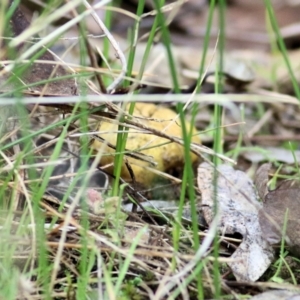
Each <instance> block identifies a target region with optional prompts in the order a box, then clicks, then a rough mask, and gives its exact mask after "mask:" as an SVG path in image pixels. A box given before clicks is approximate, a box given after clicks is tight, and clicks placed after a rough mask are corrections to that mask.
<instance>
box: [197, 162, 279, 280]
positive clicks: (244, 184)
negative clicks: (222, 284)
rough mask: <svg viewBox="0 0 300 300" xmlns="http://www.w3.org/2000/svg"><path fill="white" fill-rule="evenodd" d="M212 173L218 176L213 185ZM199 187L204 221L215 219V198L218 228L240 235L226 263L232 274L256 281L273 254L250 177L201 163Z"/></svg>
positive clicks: (230, 168) (226, 166) (232, 170)
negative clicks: (262, 225)
mask: <svg viewBox="0 0 300 300" xmlns="http://www.w3.org/2000/svg"><path fill="white" fill-rule="evenodd" d="M215 173H216V175H217V176H218V177H217V182H216V184H214V182H215V178H214V177H215V176H216V175H214V174H215ZM198 186H199V189H200V190H201V193H202V205H203V213H204V218H205V219H206V222H207V223H208V224H210V223H211V222H212V220H213V218H214V212H215V207H214V201H216V203H217V208H218V210H219V211H220V214H221V216H220V218H221V220H220V223H219V226H220V230H221V231H222V232H224V233H225V234H232V233H235V232H238V233H240V234H241V235H242V236H243V241H242V243H241V244H240V246H239V247H238V248H237V250H236V251H235V252H234V253H233V254H232V256H231V258H232V262H230V263H228V265H229V266H230V268H231V269H232V271H233V274H234V276H235V277H236V279H237V280H243V281H255V280H257V279H258V278H259V277H260V276H261V275H262V274H263V273H264V272H265V271H266V269H267V268H268V267H269V265H270V264H271V262H272V260H273V255H274V254H273V249H272V247H270V245H269V244H268V243H267V242H266V241H265V239H264V238H263V235H262V231H261V228H260V225H259V220H258V211H259V209H260V208H261V203H260V202H258V196H257V193H256V190H255V187H254V185H253V182H252V180H251V179H250V178H249V177H248V176H247V175H246V174H245V173H244V172H242V171H236V170H234V169H233V168H232V167H231V166H228V165H220V166H219V167H218V170H217V171H215V170H214V168H213V167H212V166H211V165H209V164H208V163H202V164H201V165H200V166H199V168H198ZM214 195H215V196H214Z"/></svg>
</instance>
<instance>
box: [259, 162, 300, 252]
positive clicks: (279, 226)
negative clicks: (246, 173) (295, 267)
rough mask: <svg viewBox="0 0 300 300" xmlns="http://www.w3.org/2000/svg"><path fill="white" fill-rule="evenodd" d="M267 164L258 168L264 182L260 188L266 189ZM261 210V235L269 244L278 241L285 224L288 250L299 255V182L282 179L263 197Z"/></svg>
mask: <svg viewBox="0 0 300 300" xmlns="http://www.w3.org/2000/svg"><path fill="white" fill-rule="evenodd" d="M267 168H268V166H266V165H262V166H261V167H260V168H259V169H258V170H257V173H258V176H259V177H260V178H261V179H260V181H261V182H263V183H264V184H265V187H263V184H262V185H261V187H260V188H261V189H265V190H266V183H267V178H263V177H267V172H265V171H264V170H266V169H267ZM263 200H264V202H263V210H261V211H260V213H259V223H260V225H261V228H262V232H263V235H264V237H265V239H266V241H268V243H269V244H270V245H275V244H278V243H280V241H281V239H282V230H283V227H284V224H286V241H287V244H288V246H289V251H290V252H291V253H292V254H293V255H295V256H298V257H299V256H300V220H299V214H300V182H299V181H294V180H286V181H283V182H282V183H281V184H280V185H279V186H278V187H277V189H275V190H273V191H270V192H269V193H267V194H266V195H265V197H264V199H263Z"/></svg>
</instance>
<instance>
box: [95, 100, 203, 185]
mask: <svg viewBox="0 0 300 300" xmlns="http://www.w3.org/2000/svg"><path fill="white" fill-rule="evenodd" d="M127 108H129V106H128V107H127ZM133 118H134V119H135V120H136V121H137V122H138V123H140V124H141V125H145V126H147V127H149V128H154V129H156V130H157V131H159V132H164V133H165V134H167V135H169V136H171V137H175V138H181V136H182V129H181V125H180V121H179V118H177V114H176V113H175V112H174V111H173V110H171V109H169V108H166V107H163V106H159V105H154V104H150V103H136V106H135V110H134V114H133ZM185 124H186V128H187V131H188V132H189V130H190V129H191V125H190V124H189V123H188V122H185ZM128 131H129V134H128V138H127V143H126V149H127V150H128V151H130V152H138V153H142V154H145V155H147V156H149V157H150V158H151V160H152V161H153V162H154V163H155V167H151V165H150V163H149V162H146V161H141V160H138V159H135V158H132V157H127V161H128V163H129V164H130V165H131V168H132V170H133V173H134V176H135V180H136V181H137V182H139V183H141V184H144V185H145V186H147V185H150V184H151V183H152V181H153V180H154V179H155V177H157V175H156V173H155V171H162V172H165V171H168V170H170V169H172V168H182V167H183V164H184V149H183V147H182V146H181V145H179V144H177V143H175V142H170V141H169V140H167V139H166V138H162V137H159V136H153V135H151V134H149V132H147V131H146V130H143V129H140V128H138V127H135V128H129V130H128ZM192 132H193V137H192V142H194V143H196V144H200V138H199V136H198V135H197V130H196V128H193V129H192ZM117 134H118V123H117V122H115V123H111V122H106V121H105V119H103V121H101V123H100V126H99V136H100V137H102V138H103V140H104V141H106V142H107V143H109V144H110V145H113V146H115V145H116V141H117ZM103 144H104V146H105V143H103V142H101V141H99V140H97V139H95V140H94V141H93V143H92V148H93V149H95V150H97V149H98V150H99V149H101V151H103V153H104V154H105V155H103V156H102V158H101V165H106V164H111V163H113V161H114V153H115V150H114V149H113V148H112V147H109V146H105V147H104V149H103ZM107 154H109V155H107ZM197 159H198V157H197V156H196V155H195V154H194V153H191V160H192V162H196V161H197ZM152 169H153V172H152ZM107 170H108V171H109V172H113V166H112V167H110V168H109V169H107ZM122 177H123V178H124V179H126V180H131V179H132V178H131V175H130V172H129V170H128V168H127V166H126V164H125V162H124V163H123V166H122Z"/></svg>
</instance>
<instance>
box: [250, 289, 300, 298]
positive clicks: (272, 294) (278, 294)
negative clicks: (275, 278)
mask: <svg viewBox="0 0 300 300" xmlns="http://www.w3.org/2000/svg"><path fill="white" fill-rule="evenodd" d="M270 299H272V300H300V293H299V291H298V292H296V291H289V290H273V291H267V292H264V293H262V294H259V295H256V296H254V297H252V298H250V300H270Z"/></svg>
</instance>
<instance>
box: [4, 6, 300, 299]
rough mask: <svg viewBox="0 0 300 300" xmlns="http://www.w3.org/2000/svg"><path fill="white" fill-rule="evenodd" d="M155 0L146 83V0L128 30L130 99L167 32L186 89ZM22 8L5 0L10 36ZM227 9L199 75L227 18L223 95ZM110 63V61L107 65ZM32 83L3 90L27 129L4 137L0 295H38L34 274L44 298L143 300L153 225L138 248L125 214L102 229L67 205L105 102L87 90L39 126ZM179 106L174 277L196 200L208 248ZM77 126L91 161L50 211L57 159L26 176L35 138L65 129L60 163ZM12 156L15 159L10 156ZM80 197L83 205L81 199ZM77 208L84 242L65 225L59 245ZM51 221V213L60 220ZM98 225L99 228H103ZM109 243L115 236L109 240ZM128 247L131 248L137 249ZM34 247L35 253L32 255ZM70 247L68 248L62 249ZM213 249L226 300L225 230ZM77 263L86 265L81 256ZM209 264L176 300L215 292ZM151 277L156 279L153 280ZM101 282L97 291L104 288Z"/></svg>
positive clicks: (56, 152) (115, 189) (119, 189)
mask: <svg viewBox="0 0 300 300" xmlns="http://www.w3.org/2000/svg"><path fill="white" fill-rule="evenodd" d="M64 3H65V2H63V1H61V2H59V1H57V0H51V1H48V3H47V6H46V9H45V10H44V11H42V12H41V13H40V17H38V18H41V19H38V20H40V21H39V22H40V23H39V22H36V23H33V24H42V21H43V20H46V21H47V22H50V21H49V20H52V19H55V16H58V15H59V14H60V13H61V12H60V10H61V9H62V7H63V5H64ZM153 3H154V6H155V10H156V11H155V17H154V19H153V24H152V27H151V29H150V32H149V35H148V39H147V43H146V48H145V53H144V55H143V59H142V62H141V66H140V69H139V70H138V72H137V74H136V80H135V81H132V82H134V83H131V80H130V76H132V74H133V71H134V70H133V66H134V61H135V49H136V45H137V43H138V42H139V41H138V39H137V35H138V32H139V30H140V21H141V18H142V15H143V11H144V8H145V4H146V1H144V0H141V1H138V5H137V11H136V16H137V19H136V22H135V23H134V25H133V26H132V28H129V30H128V32H129V34H128V40H129V49H130V51H129V53H128V70H127V77H126V80H125V81H124V84H123V87H124V88H128V87H129V86H130V84H132V85H133V86H132V87H131V89H130V88H129V96H124V99H129V98H130V94H132V93H136V92H135V91H134V88H135V86H136V85H137V84H136V83H138V82H139V80H141V78H142V77H143V74H144V71H145V68H146V64H147V63H148V59H149V57H150V52H151V49H152V47H153V44H154V40H155V37H156V36H157V35H160V36H161V40H162V43H163V45H164V47H165V50H166V53H167V59H168V61H167V65H168V67H169V69H170V74H171V77H172V83H173V92H174V94H180V93H181V91H180V85H179V79H178V77H179V74H178V70H177V69H176V61H175V58H174V55H173V50H174V48H173V47H174V45H173V43H172V39H171V34H170V30H169V26H168V22H167V20H166V14H165V13H164V5H165V1H159V0H154V1H153ZM59 4H60V5H59ZM82 4H83V2H82ZM17 5H18V1H14V2H13V5H12V6H11V7H10V8H9V9H8V10H7V9H6V8H5V7H4V6H3V3H2V4H0V33H3V34H1V35H2V36H4V35H5V34H7V33H6V31H7V30H6V28H8V27H9V21H10V18H11V15H12V13H13V11H14V9H15V8H16V6H17ZM265 5H266V11H267V14H268V16H269V19H270V23H271V25H272V28H273V30H274V33H275V36H276V38H277V40H278V43H279V48H280V50H281V52H282V55H283V57H284V60H285V63H286V66H287V68H288V70H289V73H290V76H291V78H292V82H293V86H294V89H295V94H296V95H297V97H298V98H299V99H300V91H299V87H298V84H297V81H296V78H295V75H294V74H293V71H292V68H291V63H290V61H289V58H288V53H287V50H286V48H285V45H284V42H283V39H282V37H281V35H280V31H279V27H278V24H277V21H276V17H275V15H274V11H273V8H272V5H271V2H270V1H269V0H265ZM52 7H56V10H53V9H52ZM84 11H85V9H84V10H82V8H81V9H79V8H78V14H79V16H80V15H82V16H83V14H84V13H85V12H84ZM225 12H226V1H225V0H222V1H221V0H220V1H218V6H217V5H216V1H215V0H212V1H210V4H209V12H208V18H207V23H206V28H205V36H204V40H203V47H202V49H201V51H202V59H201V64H200V66H199V77H198V80H197V86H196V92H200V91H201V83H202V82H201V80H202V78H203V77H204V75H205V74H204V73H205V65H206V56H207V52H208V49H209V43H210V37H211V29H212V22H213V16H214V15H215V16H217V17H218V19H219V25H218V27H219V38H218V45H217V49H218V60H219V61H218V64H217V67H216V72H215V77H216V85H215V94H221V93H222V90H223V87H222V82H223V78H222V76H221V75H220V74H221V73H222V70H223V65H224V53H225V39H226V36H225V31H226V30H225V29H226V20H225ZM43 18H44V19H43ZM112 21H113V13H112V10H110V9H107V10H105V24H106V27H107V28H108V29H109V28H111V27H112ZM82 22H83V23H82V27H81V30H79V35H80V37H81V38H83V35H84V34H85V26H86V24H85V21H84V20H83V21H82ZM48 25H50V24H47V26H48ZM44 27H46V26H45V24H43V28H44ZM38 29H39V28H38V26H35V27H33V28H32V27H30V28H29V29H27V30H26V39H29V38H31V37H33V36H34V35H35V34H36V33H38V31H39V30H38ZM199 30H200V28H199ZM59 36H60V34H57V35H56V36H55V38H54V39H53V40H50V41H49V46H50V45H53V44H54V43H55V42H57V40H58V37H59ZM79 40H80V55H81V57H80V61H81V65H83V66H84V62H85V61H86V56H87V55H88V49H87V48H86V44H85V43H84V42H83V41H84V39H79ZM29 51H30V46H29ZM36 51H37V52H36ZM36 51H34V52H35V53H36V54H35V55H33V56H32V57H31V58H30V59H29V61H27V63H26V64H23V63H21V62H20V61H18V64H16V65H15V66H14V67H13V74H14V75H15V76H12V77H11V78H10V79H9V81H10V82H12V83H16V82H17V80H18V77H19V78H22V76H23V74H24V72H26V70H27V68H28V67H29V66H30V64H32V63H33V62H34V60H35V59H36V57H38V56H39V55H40V54H41V53H42V52H44V51H45V48H43V47H40V48H39V49H38V50H36ZM112 51H113V50H112V48H111V45H110V43H109V41H108V39H105V41H104V44H103V54H104V57H105V58H107V61H108V62H109V63H111V61H110V60H109V57H110V56H111V55H110V54H111V52H112ZM11 55H12V57H10V59H11V60H15V61H17V60H18V57H17V56H16V55H17V53H16V51H15V52H14V51H12V52H11ZM14 55H15V56H14ZM103 67H107V66H106V65H105V64H103ZM110 67H112V65H110ZM104 73H105V74H101V76H103V79H104V83H105V84H106V85H108V84H110V83H111V81H112V78H109V76H107V74H109V72H104ZM92 75H93V72H92V71H89V70H88V71H86V70H85V71H82V72H78V73H74V74H70V75H66V76H63V77H62V78H61V80H63V79H67V78H73V79H76V80H77V79H78V81H79V82H80V79H86V78H87V77H89V76H92ZM53 80H55V78H52V79H49V80H43V81H40V82H38V83H32V84H31V83H29V84H28V85H27V86H26V88H27V89H28V88H32V89H33V90H34V88H35V87H36V86H37V85H38V84H46V83H50V82H53ZM79 84H80V83H79ZM23 90H24V87H23V86H21V87H19V86H16V87H15V88H12V90H9V91H5V92H4V93H2V95H1V97H7V96H12V95H13V98H12V103H15V107H14V111H13V116H14V117H15V118H16V119H18V123H17V126H19V127H20V128H19V130H18V133H16V134H11V136H9V137H7V133H5V134H6V135H5V134H4V133H3V136H0V138H1V143H0V154H1V159H0V184H1V185H0V199H2V200H0V204H1V205H0V208H1V210H0V226H2V227H0V240H1V243H0V298H3V299H8V300H10V299H11V300H12V299H16V298H17V294H18V293H20V292H22V293H25V297H26V295H27V294H26V293H30V289H29V288H28V291H26V290H25V288H21V287H20V284H21V283H24V282H25V283H26V282H27V281H26V280H28V281H30V280H32V281H34V284H35V285H36V286H38V288H39V290H38V294H39V295H40V296H41V299H53V298H57V299H59V298H68V297H69V298H68V299H72V297H73V298H74V299H75V298H77V299H88V297H89V296H91V295H96V298H97V299H133V297H132V294H131V292H132V290H131V289H130V288H131V287H132V286H133V287H134V292H135V291H136V290H135V288H136V286H137V285H138V283H136V282H134V279H136V278H134V277H137V278H138V279H140V277H139V276H141V277H142V278H143V280H144V279H145V278H147V276H149V277H150V278H151V280H152V279H153V278H152V277H151V276H154V275H153V274H155V272H156V270H155V268H154V267H153V269H152V273H151V272H150V271H149V274H148V273H147V272H146V271H145V269H143V268H142V267H143V266H144V264H145V262H144V260H146V259H145V258H148V257H147V253H146V254H145V253H143V254H140V255H135V251H136V250H139V244H140V242H141V240H143V238H144V236H145V234H147V233H148V231H147V230H148V228H147V225H143V226H140V227H138V229H139V230H138V233H137V235H136V237H135V238H134V239H132V243H131V244H130V245H129V246H128V241H126V242H125V241H121V240H120V239H119V234H120V232H121V231H122V230H123V229H122V225H123V223H122V220H121V221H120V220H115V219H113V218H111V217H110V216H107V218H104V219H103V218H101V217H99V216H98V219H97V222H98V223H97V225H98V226H95V223H93V222H92V219H90V218H91V216H90V215H89V213H88V212H87V210H84V209H82V210H81V212H80V218H79V217H78V216H77V215H75V214H73V213H74V207H72V203H69V204H67V202H68V200H69V196H70V195H71V194H72V192H73V190H74V189H75V185H76V182H77V181H78V180H79V177H80V176H82V174H83V172H85V171H86V170H87V169H88V168H89V160H90V158H91V157H92V151H91V149H90V140H89V138H88V137H87V135H86V134H87V133H88V132H89V116H90V114H91V113H93V112H95V109H94V110H91V109H90V107H89V106H88V104H87V102H86V101H87V100H89V99H88V96H87V95H84V96H83V97H82V102H78V103H76V104H75V105H74V106H73V111H71V112H68V113H67V114H66V116H65V117H64V118H63V119H62V120H60V121H57V122H55V123H53V124H45V125H44V126H43V128H41V129H39V130H36V131H32V129H31V125H30V119H29V116H28V113H27V110H26V107H25V106H24V105H23V104H22V97H23V94H22V92H23ZM159 97H160V96H158V97H157V100H160V98H159ZM126 106H127V103H124V104H123V108H125V107H126ZM190 108H191V109H190V111H191V128H193V127H194V125H195V123H196V116H197V113H198V111H199V107H198V104H197V103H192V105H191V107H190ZM134 109H135V104H134V103H131V104H130V106H129V116H126V117H125V116H123V115H122V114H120V115H119V116H118V121H121V122H122V121H125V120H126V118H130V115H132V114H134ZM3 111H4V110H2V107H0V115H1V113H2V112H3ZM176 111H177V113H178V115H179V120H180V124H181V129H182V138H183V144H184V160H185V165H184V170H183V177H182V183H181V189H180V196H179V207H178V212H177V214H176V216H175V217H174V218H175V220H174V221H172V218H169V219H168V218H166V219H167V220H168V221H169V222H170V225H171V226H172V230H171V231H169V232H167V233H168V234H169V233H170V235H171V237H172V242H171V244H172V247H173V248H172V251H173V254H174V255H173V258H172V259H170V261H171V263H170V264H169V266H170V268H169V269H168V270H166V273H168V272H169V273H170V274H173V273H176V271H178V268H180V267H182V265H180V263H181V262H180V259H179V258H178V257H179V256H178V255H179V254H180V250H181V249H185V251H187V253H188V254H189V253H190V252H189V251H190V249H187V248H184V247H183V245H185V243H182V239H183V236H184V232H183V226H182V222H181V219H182V215H183V210H184V205H185V203H186V200H187V199H188V203H189V205H190V213H191V220H192V222H191V228H189V229H190V230H191V231H190V232H191V233H192V234H191V235H192V237H191V238H190V237H189V238H188V239H189V242H190V244H191V245H192V247H193V249H192V250H193V253H194V252H196V251H197V250H198V249H199V247H200V245H201V240H200V236H199V224H198V213H197V211H198V209H197V208H198V203H197V201H198V199H197V194H196V191H195V188H194V186H195V184H196V183H195V176H196V174H194V169H193V166H192V162H191V157H190V150H191V141H192V129H191V131H190V132H189V131H188V130H187V126H186V111H185V107H184V103H178V104H177V105H176ZM222 115H223V108H222V106H221V105H220V104H215V105H214V114H213V122H212V123H213V124H214V126H213V127H214V128H215V131H214V135H213V137H214V141H213V148H214V151H215V152H216V153H219V154H222V153H223V140H222V138H223V132H222V130H223V129H222ZM1 118H2V116H1ZM74 124H76V126H78V127H79V128H80V130H81V133H82V137H81V140H80V142H81V147H80V155H81V157H83V158H84V159H83V161H82V166H81V168H80V169H79V170H78V174H77V175H76V176H74V179H73V181H72V182H71V183H70V185H69V186H68V188H67V189H66V191H65V196H64V198H63V199H62V201H61V202H60V203H59V204H57V209H56V210H53V211H51V210H50V209H49V210H48V211H47V213H46V210H45V206H42V205H41V203H42V202H43V196H44V194H45V191H46V189H47V186H48V185H49V182H50V177H51V174H52V172H53V169H54V167H55V166H54V165H49V166H47V167H46V168H45V169H44V170H43V172H41V173H39V172H37V170H35V169H34V168H29V169H28V170H26V174H27V175H26V176H24V174H25V173H24V172H23V167H24V166H34V164H35V162H36V155H35V153H34V152H35V149H34V143H33V140H34V139H35V138H36V137H37V136H40V135H41V134H42V133H45V132H49V131H51V130H54V129H59V130H60V132H59V136H58V139H57V143H56V144H55V146H54V148H53V151H52V154H51V155H50V157H49V158H48V159H49V161H52V162H53V161H56V160H57V159H58V158H59V157H60V155H61V151H62V149H63V147H64V143H65V141H66V137H67V136H68V131H69V130H70V128H71V127H72V125H74ZM118 130H119V132H120V133H119V134H118V137H117V143H116V151H115V158H114V174H113V175H114V178H113V183H112V192H111V195H110V196H113V197H120V195H121V194H122V193H123V192H124V188H125V187H124V185H123V186H122V185H121V184H120V178H121V171H122V165H123V161H124V155H125V154H126V152H125V151H126V143H127V137H128V130H129V129H128V128H126V127H124V126H119V128H118ZM241 141H242V133H241V134H240V137H239V147H238V148H239V150H240V149H242V148H241ZM228 154H229V153H228ZM233 156H234V157H235V158H237V156H238V150H236V151H234V153H233ZM10 159H11V160H12V161H10ZM210 159H211V160H212V161H213V162H214V164H215V166H217V165H218V164H220V163H221V160H220V159H219V158H218V157H217V156H215V157H211V158H210ZM7 165H13V167H12V168H11V169H9V170H8V171H7V170H2V169H3V168H4V167H5V166H7ZM1 168H2V169H1ZM39 174H40V175H39ZM217 176H218V174H217V172H216V173H215V183H216V182H217ZM24 182H25V183H24ZM22 184H24V185H25V186H26V188H25V190H24V189H23V188H24V187H23V186H22ZM87 184H88V178H85V180H83V185H84V188H87V186H86V185H87ZM215 185H216V184H215ZM83 194H84V192H83ZM215 194H216V193H215ZM16 199H17V200H16ZM24 199H25V200H24ZM77 200H78V202H79V198H78V199H77ZM215 200H216V201H215V203H217V199H215ZM73 204H74V203H73ZM75 204H76V203H75ZM75 204H74V205H75ZM41 207H43V209H41ZM82 208H84V207H82ZM216 209H217V208H216ZM119 210H120V207H119V206H118V208H116V211H119ZM68 213H70V216H69V219H67V220H68V221H69V223H68V225H70V224H72V226H73V227H72V229H71V230H74V231H76V232H78V235H79V238H78V239H75V234H74V235H72V234H70V235H68V234H67V233H66V231H65V229H63V230H62V233H61V234H60V235H59V238H57V245H54V244H55V243H54V242H53V243H52V244H51V243H49V238H51V237H52V236H55V234H56V233H57V231H59V230H61V229H62V228H63V225H64V222H66V223H67V221H65V220H66V218H67V217H66V216H67V215H68ZM62 214H64V217H62ZM116 216H117V212H116V215H115V217H114V218H116ZM76 217H78V219H76ZM48 219H50V221H49V220H48ZM46 223H47V224H48V225H47V226H49V227H50V229H46V225H45V224H46ZM57 224H58V225H59V226H60V228H59V229H55V226H56V225H57ZM131 225H132V224H131ZM93 226H94V227H93ZM132 226H133V225H132ZM93 230H95V232H94V231H93ZM91 231H92V233H91ZM166 231H167V229H166ZM99 232H101V234H99V236H100V237H99V236H97V234H98V233H99ZM93 233H94V234H93ZM156 233H157V232H156ZM164 234H165V233H164ZM97 238H98V239H97ZM101 238H102V239H101ZM20 240H23V244H22V243H21V246H20V243H19V241H20ZM73 241H76V243H77V244H76V245H75V246H76V247H75V246H74V243H73ZM105 242H107V244H106V243H105ZM65 243H69V244H70V245H72V246H74V252H72V254H70V257H66V256H65V255H64V253H63V250H64V244H65ZM55 247H56V248H55ZM65 247H67V246H65ZM70 247H71V246H70ZM126 247H127V248H126ZM123 248H126V251H127V252H126V251H125V250H124V249H123ZM24 249H25V250H26V251H27V252H25V251H24ZM60 250H61V252H59V251H60ZM168 250H169V249H168ZM23 252H25V253H26V254H27V256H26V257H25V258H24V257H23V258H22V260H21V259H20V260H19V261H18V260H17V258H18V256H19V254H20V253H23ZM212 252H213V256H214V258H213V261H214V262H213V264H212V277H213V281H212V286H213V290H214V294H213V298H214V299H220V298H221V297H222V293H221V277H220V262H219V256H220V254H219V239H218V237H216V238H215V240H214V243H213V249H212ZM68 253H70V252H68ZM283 254H284V253H283V245H282V249H281V255H282V256H283ZM104 257H105V258H104ZM78 258H79V259H78ZM150 259H151V258H150ZM74 261H76V262H75V263H74ZM158 261H159V260H157V261H155V263H154V264H158ZM116 262H117V263H116ZM133 262H134V263H133ZM16 264H18V267H16ZM131 264H132V265H135V264H136V265H135V266H136V267H137V269H136V270H137V271H136V274H133V273H132V271H131V269H130V267H131ZM282 264H283V261H282V262H281V264H280V266H279V268H278V269H280V268H281V266H282ZM66 266H67V267H66ZM207 266H210V262H209V260H208V259H203V260H202V261H201V262H199V263H197V264H196V267H195V269H194V270H193V271H192V272H190V273H188V275H187V276H186V277H185V278H181V279H180V281H179V280H178V284H177V285H175V287H174V288H173V289H171V290H170V292H169V294H168V297H169V298H168V299H176V298H177V297H180V294H181V293H182V291H183V290H185V289H186V288H187V287H188V286H189V285H192V286H193V289H194V291H195V295H196V296H194V297H196V298H197V299H205V297H206V296H205V288H204V280H203V278H204V275H203V274H205V272H204V271H205V270H206V269H207ZM139 268H140V269H139ZM141 270H142V271H141ZM150 273H151V274H150ZM58 275H59V276H58ZM167 276H169V275H166V277H167ZM154 277H155V276H154ZM157 278H158V277H157ZM160 278H161V279H162V280H163V279H165V277H164V276H163V277H160ZM143 280H142V279H141V282H142V283H143V284H145V282H146V280H145V282H144V281H143ZM151 280H149V282H150V283H149V284H151V282H152V281H151ZM137 281H139V280H137ZM139 283H140V282H139ZM146 283H147V284H148V282H146ZM135 284H136V286H135ZM160 284H161V283H160V282H155V283H154V284H153V286H155V285H156V286H159V285H160ZM145 285H146V284H145ZM17 286H18V287H19V288H18V289H17V290H16V288H15V287H17ZM28 286H29V285H28ZM95 286H96V288H94V287H95ZM34 288H35V287H32V289H34ZM147 288H148V289H149V287H148V286H146V288H145V290H147ZM57 290H59V291H60V293H61V294H59V293H57ZM149 290H150V291H149ZM149 290H148V292H149V293H150V292H152V291H151V289H149ZM136 294H138V293H136ZM91 297H92V296H91ZM101 297H102V298H101ZM28 298H29V297H28ZM196 298H195V299H196ZM137 299H140V298H137Z"/></svg>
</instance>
